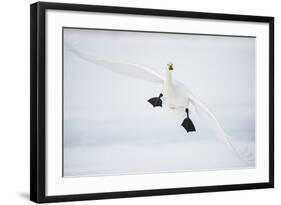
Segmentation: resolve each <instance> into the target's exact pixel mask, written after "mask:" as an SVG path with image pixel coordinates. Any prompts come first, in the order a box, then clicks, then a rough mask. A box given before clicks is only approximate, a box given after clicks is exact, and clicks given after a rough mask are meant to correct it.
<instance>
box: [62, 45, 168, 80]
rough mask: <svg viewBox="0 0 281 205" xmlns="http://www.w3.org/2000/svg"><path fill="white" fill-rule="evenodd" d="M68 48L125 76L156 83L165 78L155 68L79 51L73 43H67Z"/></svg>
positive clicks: (89, 60)
mask: <svg viewBox="0 0 281 205" xmlns="http://www.w3.org/2000/svg"><path fill="white" fill-rule="evenodd" d="M66 48H67V50H69V51H71V52H72V53H73V54H75V55H76V56H78V57H80V58H81V59H83V60H85V61H88V62H90V63H93V64H96V65H99V66H102V67H103V68H106V69H108V70H110V71H112V72H114V73H117V74H120V75H123V76H129V77H132V78H137V79H141V80H146V81H149V82H156V83H162V82H163V80H164V77H163V76H162V75H160V74H159V73H157V72H156V71H155V69H153V68H151V67H148V66H144V65H140V64H136V63H131V62H127V61H120V60H112V59H109V58H103V57H99V56H96V55H93V54H88V53H84V52H81V51H79V50H78V49H76V48H75V47H74V46H72V45H66Z"/></svg>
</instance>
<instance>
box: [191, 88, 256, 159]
mask: <svg viewBox="0 0 281 205" xmlns="http://www.w3.org/2000/svg"><path fill="white" fill-rule="evenodd" d="M188 96H189V100H190V102H191V104H192V105H193V106H194V107H195V110H196V112H197V113H198V114H199V115H200V116H201V117H204V118H205V119H206V120H207V122H208V124H209V126H210V127H211V128H212V129H213V130H214V131H215V134H216V136H217V138H218V139H219V140H220V141H222V142H224V143H226V144H227V145H228V146H229V147H230V148H231V150H232V152H233V153H234V154H235V155H236V156H237V157H238V158H239V159H240V160H241V161H243V162H245V163H249V162H250V161H251V160H250V158H249V157H246V156H245V155H243V154H242V153H240V152H239V151H238V150H237V149H236V147H235V146H234V145H233V143H232V140H231V138H230V136H229V135H227V134H226V132H225V131H224V130H223V128H222V127H221V125H220V123H219V122H218V120H217V119H216V117H215V115H214V114H213V113H212V112H211V110H210V109H209V108H208V107H207V106H206V105H205V104H204V103H202V102H201V101H200V100H199V99H198V98H196V97H195V96H194V95H192V94H191V93H188Z"/></svg>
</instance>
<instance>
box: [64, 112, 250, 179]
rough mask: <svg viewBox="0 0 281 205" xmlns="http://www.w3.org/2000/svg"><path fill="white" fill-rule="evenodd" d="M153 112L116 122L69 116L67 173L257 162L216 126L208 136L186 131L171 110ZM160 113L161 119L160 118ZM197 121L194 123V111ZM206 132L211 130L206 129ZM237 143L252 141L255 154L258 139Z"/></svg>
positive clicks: (218, 166)
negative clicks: (218, 134) (243, 156)
mask: <svg viewBox="0 0 281 205" xmlns="http://www.w3.org/2000/svg"><path fill="white" fill-rule="evenodd" d="M153 112H154V114H156V117H154V118H153V117H152V116H150V115H139V116H142V117H140V118H139V119H134V120H133V119H132V118H131V117H132V116H126V117H124V119H123V120H122V121H119V122H118V121H116V120H114V119H112V123H110V122H109V121H108V122H107V123H99V121H94V120H89V121H84V122H83V121H80V122H77V121H66V122H65V130H66V133H65V135H66V136H67V138H65V148H64V175H65V176H97V175H121V174H144V173H159V172H180V171H201V170H218V169H237V168H246V167H254V162H252V163H248V164H245V163H243V162H241V161H240V160H239V159H238V158H237V156H236V155H234V154H233V153H232V152H231V150H230V149H229V147H228V146H227V145H226V144H224V143H222V142H219V141H217V140H216V138H215V136H214V135H213V134H212V132H210V133H209V136H208V134H207V133H204V132H203V131H200V129H199V131H198V132H195V133H188V134H187V133H186V132H185V130H184V129H183V128H182V127H180V126H179V124H178V123H177V122H176V120H175V118H173V117H172V115H169V114H167V113H164V112H163V111H162V112H161V111H160V110H157V111H153ZM157 113H158V114H157ZM165 116H166V119H164V117H165ZM160 117H161V120H160V119H157V118H160ZM126 118H127V119H126ZM145 118H147V119H145ZM153 122H154V123H153ZM157 122H158V123H157ZM194 122H195V124H196V118H195V117H194ZM77 125H78V126H77ZM197 125H198V124H197ZM199 127H200V126H199ZM199 127H197V128H199ZM128 130H129V131H128ZM135 130H136V131H135ZM205 132H208V130H206V129H205ZM113 133H114V134H113ZM163 133H165V135H163ZM234 144H235V146H236V147H237V148H238V149H239V150H240V151H241V152H242V151H243V149H244V148H245V147H246V146H248V147H249V148H250V149H249V150H248V151H249V152H251V153H250V154H254V141H252V140H250V139H243V138H241V139H237V140H234Z"/></svg>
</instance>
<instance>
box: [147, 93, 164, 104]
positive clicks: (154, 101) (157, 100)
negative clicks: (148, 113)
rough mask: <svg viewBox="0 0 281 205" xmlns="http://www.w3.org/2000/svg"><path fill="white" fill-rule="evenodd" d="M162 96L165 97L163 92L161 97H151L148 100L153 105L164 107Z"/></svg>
mask: <svg viewBox="0 0 281 205" xmlns="http://www.w3.org/2000/svg"><path fill="white" fill-rule="evenodd" d="M161 97H163V94H162V93H160V95H159V97H154V98H150V99H149V100H148V102H149V103H151V105H152V106H153V107H157V106H158V107H162V100H161Z"/></svg>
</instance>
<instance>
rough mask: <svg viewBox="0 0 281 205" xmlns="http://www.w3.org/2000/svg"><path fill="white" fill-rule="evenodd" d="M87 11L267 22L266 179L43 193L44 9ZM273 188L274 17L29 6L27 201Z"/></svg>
mask: <svg viewBox="0 0 281 205" xmlns="http://www.w3.org/2000/svg"><path fill="white" fill-rule="evenodd" d="M48 9H54V10H67V11H86V12H100V13H117V14H119V13H120V14H130V15H135V14H137V15H150V16H162V17H164V16H168V17H180V18H197V19H216V20H229V21H247V22H263V23H268V24H269V48H268V52H269V181H268V182H263V183H249V184H230V185H220V186H203V187H187V188H171V189H157V190H155V189H153V190H138V191H124V192H107V193H88V194H74V195H59V196H46V178H45V177H46V165H45V164H46V154H45V151H46V126H45V123H46V120H45V118H46V92H45V89H46V79H45V77H46V68H45V65H46V59H45V49H46V47H45V37H46V30H45V25H46V10H48ZM273 187H274V17H265V16H248V15H233V14H218V13H202V12H187V11H173V10H156V9H144V8H126V7H110V6H97V5H82V4H65V3H47V2H38V3H34V4H32V5H31V7H30V200H31V201H34V202H37V203H45V202H62V201H77V200H96V199H110V198H123V197H141V196H155V195H170V194H187V193H198V192H215V191H230V190H245V189H260V188H273Z"/></svg>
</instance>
